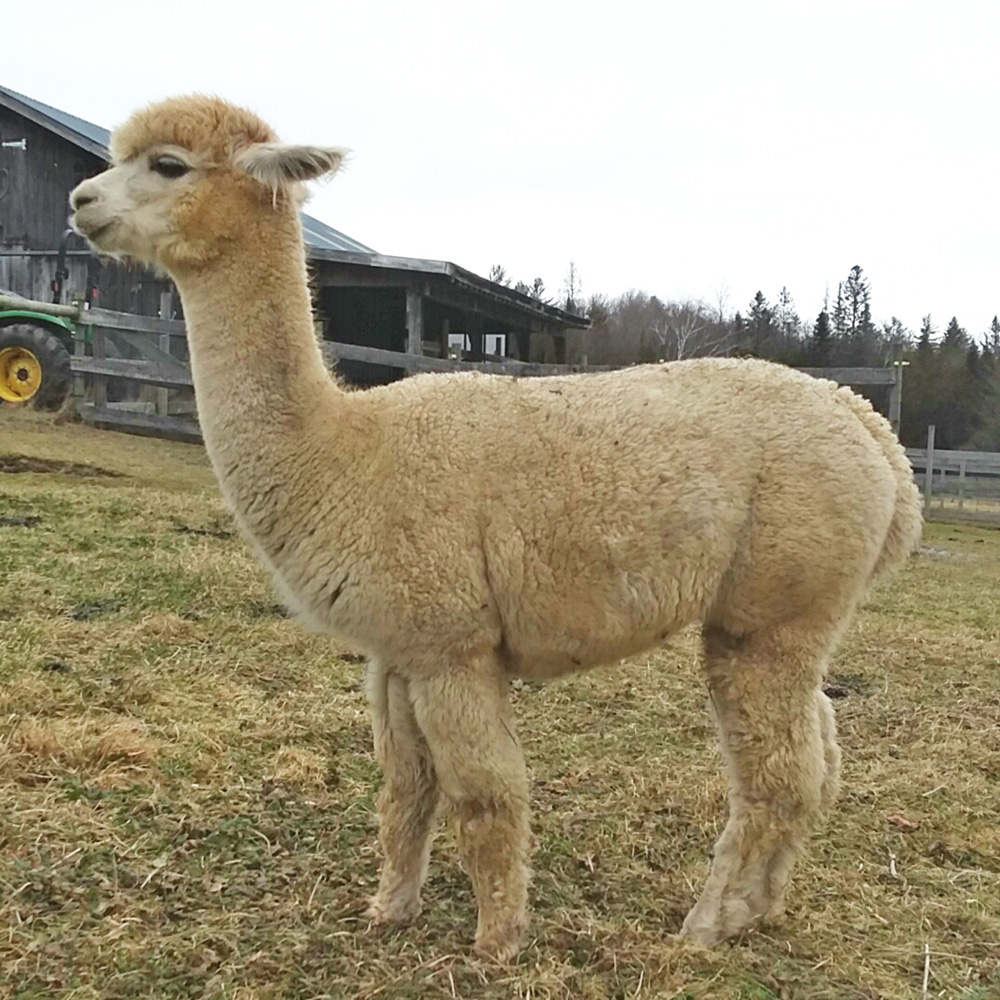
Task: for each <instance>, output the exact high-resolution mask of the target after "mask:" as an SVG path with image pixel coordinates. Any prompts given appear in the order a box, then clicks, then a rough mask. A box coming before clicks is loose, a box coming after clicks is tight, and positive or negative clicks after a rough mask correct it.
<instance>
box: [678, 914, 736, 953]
mask: <svg viewBox="0 0 1000 1000" xmlns="http://www.w3.org/2000/svg"><path fill="white" fill-rule="evenodd" d="M675 938H676V940H678V941H686V942H689V943H691V944H696V945H698V946H699V947H701V948H714V947H715V946H716V945H717V944H720V943H721V942H722V941H723V940H724V938H725V935H724V934H723V933H722V932H721V931H720V930H719V928H718V926H717V925H715V924H708V923H696V922H694V921H691V920H690V918H689V919H688V920H685V921H684V923H683V925H682V926H681V929H680V930H679V931H678V932H677V934H676V935H675Z"/></svg>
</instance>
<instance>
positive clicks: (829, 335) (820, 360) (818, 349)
mask: <svg viewBox="0 0 1000 1000" xmlns="http://www.w3.org/2000/svg"><path fill="white" fill-rule="evenodd" d="M832 348H833V331H832V330H831V328H830V315H829V313H828V312H827V311H826V310H825V309H823V310H822V311H821V312H820V314H819V315H818V316H817V317H816V322H815V323H814V324H813V328H812V336H811V337H810V338H809V347H808V351H807V355H808V358H809V364H810V366H811V367H813V368H828V367H829V366H830V356H831V351H832Z"/></svg>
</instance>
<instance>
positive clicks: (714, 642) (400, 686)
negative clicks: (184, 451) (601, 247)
mask: <svg viewBox="0 0 1000 1000" xmlns="http://www.w3.org/2000/svg"><path fill="white" fill-rule="evenodd" d="M258 147H259V148H258ZM112 149H113V150H114V151H115V157H116V159H115V163H114V165H113V166H112V169H110V170H109V171H108V172H107V173H104V174H101V175H100V176H98V177H96V178H93V179H91V180H88V181H86V182H84V183H83V184H82V185H80V187H79V188H77V190H76V191H75V192H74V193H73V196H72V201H73V205H74V207H75V209H76V214H75V217H74V219H75V225H76V226H77V228H78V230H79V231H80V232H82V233H83V234H84V235H87V236H88V237H89V238H90V239H91V240H92V242H93V243H94V245H95V246H96V247H97V248H98V249H100V250H102V251H105V252H113V253H118V254H121V255H123V256H127V257H133V258H138V259H139V260H141V261H142V262H144V263H146V264H154V265H158V266H160V267H163V268H164V269H166V270H167V271H168V272H169V273H170V274H171V275H172V277H173V278H174V280H175V281H176V283H177V286H178V288H179V290H180V293H181V296H182V299H183V302H184V310H185V315H186V317H187V321H188V336H189V341H190V349H191V359H192V367H193V373H194V380H195V388H196V393H197V397H198V408H199V415H200V419H201V423H202V428H203V430H204V435H205V441H206V445H207V447H208V451H209V454H210V456H211V459H212V463H213V466H214V468H215V471H216V473H217V475H218V478H219V482H220V484H221V487H222V490H223V493H224V494H225V496H226V498H227V500H228V502H229V504H230V505H231V507H232V509H233V511H234V513H235V515H236V517H237V519H238V521H239V523H240V524H241V526H242V528H243V530H244V531H245V533H246V535H247V537H248V538H249V539H250V540H251V541H252V543H253V545H254V546H255V548H256V550H257V552H258V554H259V556H260V558H261V560H262V561H263V563H264V564H265V565H266V566H267V567H268V569H269V570H270V571H271V573H272V574H273V576H274V578H275V580H276V581H277V583H278V586H279V587H280V589H281V591H282V593H283V595H284V597H285V598H286V600H287V601H288V602H289V603H290V604H291V605H292V606H293V607H294V608H295V609H296V610H297V611H298V612H299V614H300V615H301V616H302V617H303V618H305V619H307V620H308V621H309V622H310V623H311V624H312V625H313V626H314V627H316V628H319V629H322V630H323V631H326V632H329V633H331V634H333V635H337V636H340V637H342V638H344V639H346V640H348V641H350V642H351V643H353V644H354V645H356V646H358V647H360V648H362V649H363V650H365V651H366V652H367V653H368V655H369V656H370V658H371V665H370V669H369V678H368V690H369V697H370V701H371V708H372V722H373V729H374V736H375V749H376V753H377V756H378V759H379V761H380V762H381V765H382V767H383V769H384V772H385V784H384V787H383V790H382V793H381V798H380V801H379V820H380V839H381V843H382V846H383V850H384V865H383V869H382V875H381V880H380V885H379V889H378V891H377V893H376V895H375V897H374V899H373V900H372V902H371V907H370V913H371V915H372V917H373V918H374V919H375V920H376V921H379V922H402V921H406V920H410V919H412V918H414V917H415V916H416V915H417V913H418V912H419V910H420V888H421V882H422V880H423V878H424V876H425V873H426V870H427V858H428V851H429V844H430V839H431V835H432V827H433V821H434V817H435V814H436V812H437V810H438V806H439V804H441V803H443V804H444V805H446V806H447V809H448V811H449V812H450V813H451V815H452V816H453V817H454V819H455V823H456V830H457V843H458V847H459V851H460V853H461V856H462V858H463V860H464V863H465V865H466V868H467V870H468V872H469V874H470V876H471V879H472V882H473V886H474V889H475V893H476V898H477V902H478V907H479V922H478V928H477V932H476V945H477V947H478V948H479V949H480V950H481V951H483V952H486V953H488V954H490V955H493V956H495V957H497V958H500V959H509V958H510V957H512V956H513V955H514V954H515V953H516V951H517V948H518V944H519V941H520V939H521V936H522V933H523V930H524V928H525V925H526V903H527V887H528V843H529V819H528V782H527V777H526V772H525V765H524V759H523V756H522V753H521V749H520V746H519V745H518V741H517V738H516V736H515V731H514V730H515V727H514V721H513V719H512V718H511V713H510V707H509V702H508V698H507V686H508V682H509V680H510V678H512V677H529V678H545V677H553V676H557V675H560V674H565V673H569V672H572V671H576V670H583V669H586V668H589V667H593V666H596V665H598V664H602V663H614V662H615V661H617V660H619V659H620V658H622V657H625V656H629V655H630V654H633V653H636V652H639V651H641V650H643V649H647V648H649V647H651V646H654V645H656V644H657V643H659V642H661V641H662V640H663V639H664V638H666V637H667V636H668V635H670V633H671V632H674V631H675V630H677V629H679V628H681V627H683V626H685V625H688V624H690V623H692V622H699V623H701V626H702V632H703V637H704V662H705V672H706V676H707V680H708V684H709V688H710V692H711V696H712V702H713V705H714V708H715V712H716V716H717V719H718V726H719V732H720V737H721V741H722V746H723V751H724V757H725V761H726V767H727V771H728V775H729V779H730V784H731V794H730V814H729V821H728V824H727V825H726V827H725V830H724V832H723V834H722V836H721V838H720V840H719V842H718V844H717V845H716V848H715V856H714V862H713V865H712V870H711V874H710V876H709V879H708V883H707V885H706V887H705V889H704V891H703V893H702V895H701V897H700V898H699V900H698V901H697V903H696V904H695V906H694V908H693V909H692V910H691V912H690V913H689V914H688V916H687V919H686V920H685V922H684V925H683V928H682V932H681V933H682V934H683V935H685V936H687V937H690V938H692V939H694V940H695V941H697V942H699V943H702V944H713V943H715V942H717V941H719V940H721V939H722V938H724V937H727V936H729V935H733V934H736V933H738V932H739V931H741V930H743V929H744V928H745V927H747V926H748V925H749V924H750V923H751V922H752V921H755V920H757V919H760V918H770V917H774V916H776V915H777V914H778V913H780V911H781V909H782V905H783V898H784V893H785V889H786V885H787V883H788V879H789V875H790V873H791V869H792V865H793V863H794V860H795V857H796V855H797V853H798V852H799V851H800V850H801V848H802V845H803V844H804V842H805V840H806V838H807V837H808V835H809V834H810V832H811V831H812V830H813V828H814V827H815V825H816V824H817V822H818V820H819V818H820V817H821V815H822V814H823V812H824V811H825V810H826V809H827V808H828V807H829V806H830V804H831V803H832V801H833V799H834V797H835V795H836V790H837V782H838V772H839V762H840V753H839V750H838V748H837V744H836V740H835V727H834V719H833V713H832V710H831V706H830V703H829V701H828V700H827V699H826V697H825V696H824V695H823V693H822V689H821V680H822V678H823V675H824V670H825V669H826V664H827V662H828V659H829V657H830V654H831V652H832V651H833V649H834V647H835V645H836V643H837V640H838V638H839V637H840V635H841V634H842V632H843V631H844V628H845V626H846V625H847V624H848V622H849V620H850V617H851V615H852V613H853V611H854V610H855V608H856V607H857V605H858V603H859V602H860V601H861V599H862V597H863V595H864V594H865V592H866V590H867V589H868V587H869V585H870V584H871V582H872V580H873V578H874V577H875V576H877V575H880V574H882V573H885V572H887V571H889V570H891V569H893V568H894V567H896V566H898V565H899V564H900V563H901V562H903V560H904V559H905V558H906V556H907V553H908V552H909V551H910V550H911V549H912V547H913V546H914V544H915V543H916V540H917V537H918V534H919V529H920V505H919V500H918V497H917V493H916V490H915V488H914V486H913V483H912V477H911V473H910V467H909V465H908V463H907V461H906V458H905V455H904V453H903V451H902V449H901V448H900V446H899V444H898V442H897V441H896V439H895V437H894V436H893V434H892V432H891V430H890V428H889V426H888V424H887V423H886V422H885V421H884V420H883V419H882V418H881V417H880V416H878V415H877V414H876V413H875V412H874V411H873V410H872V409H871V407H870V406H869V405H868V403H866V402H865V401H864V400H862V399H860V398H859V397H857V396H855V395H854V394H853V393H851V392H850V391H849V390H847V389H839V388H837V386H835V385H834V384H832V383H830V382H826V381H822V380H817V379H813V378H809V377H807V376H805V375H801V374H797V373H796V372H794V371H791V370H789V369H786V368H782V367H778V366H775V365H772V364H767V363H764V362H760V361H736V360H699V361H689V362H680V363H675V364H666V365H656V366H644V367H639V368H632V369H629V370H625V371H621V372H616V373H612V374H594V375H580V376H568V377H561V378H542V379H512V378H501V377H494V376H489V375H482V374H460V375H458V374H457V375H434V376H422V377H418V378H413V379H408V380H406V381H403V382H400V383H395V384H393V385H391V386H386V387H384V388H379V389H374V390H371V391H368V392H346V391H345V390H344V389H343V387H341V386H340V385H339V384H338V383H337V381H336V380H335V378H333V377H332V376H330V375H329V373H328V372H327V371H326V369H325V366H324V364H323V361H322V357H321V355H320V352H319V350H318V347H317V344H316V341H315V334H314V330H313V324H312V314H311V305H310V297H309V291H308V288H307V282H306V269H305V259H304V253H303V247H302V239H301V232H300V229H299V223H298V213H297V206H298V203H299V201H300V200H301V185H300V183H299V182H300V181H301V180H303V179H308V178H311V177H312V176H314V175H318V174H319V173H320V172H323V171H327V170H329V169H333V168H335V167H336V166H337V165H338V164H339V161H340V151H338V150H320V149H317V150H315V151H313V153H310V151H309V149H308V148H307V147H288V148H287V149H288V152H287V156H285V155H283V153H282V147H281V146H280V144H278V143H277V142H276V140H275V137H274V134H273V132H272V131H271V130H270V129H269V128H268V127H267V126H266V125H264V124H263V123H262V122H260V121H259V120H258V119H256V118H255V116H253V115H251V114H250V113H249V112H245V111H242V110H240V109H235V108H232V107H231V106H229V105H227V104H225V103H223V102H221V101H218V100H214V99H209V98H200V97H196V98H183V99H174V100H172V101H169V102H165V103H164V104H162V105H158V106H154V107H152V108H148V109H146V110H144V111H141V112H139V113H137V115H136V116H134V117H133V118H132V119H131V120H130V122H129V123H127V124H126V125H125V126H124V127H123V129H122V130H120V131H119V133H117V134H116V137H115V139H114V140H113V142H112ZM164 156H166V157H168V161H167V165H166V166H164V162H163V157H164ZM178 160H179V161H180V163H181V168H178V167H177V166H176V161H178ZM171 164H173V165H172V166H171ZM254 164H256V175H255V176H251V175H253V174H254V173H255V170H254V168H253V165H254ZM261 164H266V171H264V173H266V178H265V182H262V181H261V180H260V179H259V178H260V177H261V170H262V169H263V168H262V167H261Z"/></svg>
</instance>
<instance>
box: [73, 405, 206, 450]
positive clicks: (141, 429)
mask: <svg viewBox="0 0 1000 1000" xmlns="http://www.w3.org/2000/svg"><path fill="white" fill-rule="evenodd" d="M79 409H80V416H81V417H82V418H83V419H84V420H85V421H86V422H87V423H89V424H102V425H106V426H108V427H114V428H117V429H119V430H129V431H136V432H138V433H145V434H157V435H160V436H168V437H176V438H180V439H182V440H185V441H200V440H201V427H200V426H199V425H198V421H197V420H191V419H190V418H189V417H161V416H159V415H157V414H155V413H136V412H134V411H131V410H113V409H111V408H109V407H107V406H103V407H102V406H90V405H84V406H81V407H80V408H79Z"/></svg>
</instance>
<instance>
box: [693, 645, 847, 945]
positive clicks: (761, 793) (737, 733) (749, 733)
mask: <svg viewBox="0 0 1000 1000" xmlns="http://www.w3.org/2000/svg"><path fill="white" fill-rule="evenodd" d="M704 652H705V667H706V672H707V674H708V681H709V688H710V691H711V694H712V702H713V705H714V706H715V710H716V715H717V719H718V725H719V735H720V739H721V741H722V750H723V756H724V758H725V762H726V770H727V773H728V776H729V781H730V794H729V821H728V823H727V824H726V827H725V830H724V831H723V833H722V836H721V837H720V838H719V842H718V843H717V844H716V847H715V852H714V857H713V861H712V870H711V873H710V874H709V878H708V882H707V884H706V886H705V889H704V891H703V892H702V895H701V897H700V898H699V899H698V902H697V903H696V904H695V906H694V908H693V909H692V910H691V912H690V913H689V914H688V915H687V918H686V919H685V921H684V925H683V927H682V929H681V934H682V936H685V937H689V938H691V939H692V940H694V941H696V942H698V943H699V944H704V945H713V944H715V943H717V942H718V941H721V940H723V939H724V938H727V937H730V936H732V935H734V934H738V933H739V932H740V931H742V930H744V929H745V928H746V927H748V926H749V925H750V924H751V923H753V922H754V921H756V920H758V919H761V918H764V919H771V918H774V917H776V916H779V915H780V914H781V912H782V910H783V908H784V893H785V889H786V887H787V884H788V880H789V878H790V876H791V872H792V867H793V866H794V863H795V860H796V858H797V856H798V854H799V853H800V852H801V850H802V847H803V845H804V843H805V841H806V839H807V838H808V836H809V835H810V833H811V832H812V831H813V829H814V828H815V826H816V824H817V822H818V821H819V818H820V816H821V815H822V813H823V811H824V807H825V806H827V805H828V804H829V803H828V801H827V798H828V797H830V798H831V799H832V794H833V793H834V791H835V789H836V781H837V768H838V766H839V751H837V752H834V751H835V750H836V744H835V743H834V735H833V728H832V722H833V719H832V713H831V714H827V713H826V710H825V708H824V707H823V705H822V703H821V699H823V698H824V696H823V695H822V692H821V691H820V688H819V685H820V680H821V677H822V665H823V660H824V657H825V654H826V644H825V643H823V642H821V641H818V640H817V638H816V637H815V636H813V635H811V634H810V633H809V631H808V630H806V629H795V628H792V627H782V628H779V629H772V630H768V631H765V632H761V633H755V634H753V635H751V636H748V637H745V638H739V637H733V636H729V635H727V634H726V633H725V632H723V631H721V630H718V629H710V628H709V629H706V630H705V633H704Z"/></svg>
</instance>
